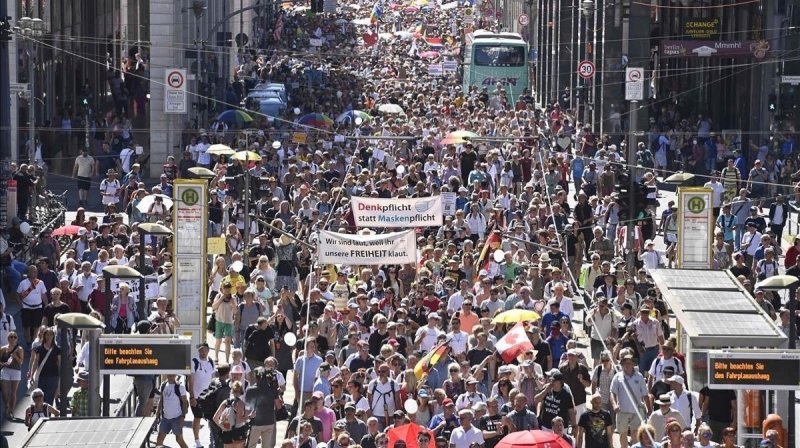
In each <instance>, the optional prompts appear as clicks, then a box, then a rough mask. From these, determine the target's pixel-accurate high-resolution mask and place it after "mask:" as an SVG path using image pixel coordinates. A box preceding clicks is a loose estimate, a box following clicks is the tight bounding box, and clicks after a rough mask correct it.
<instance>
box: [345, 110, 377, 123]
mask: <svg viewBox="0 0 800 448" xmlns="http://www.w3.org/2000/svg"><path fill="white" fill-rule="evenodd" d="M356 118H361V121H362V122H367V121H370V120H372V116H371V115H370V114H368V113H366V112H364V111H360V110H348V111H347V112H345V113H343V114H341V115H339V116H338V117H336V122H337V123H343V122H345V121H355V119H356Z"/></svg>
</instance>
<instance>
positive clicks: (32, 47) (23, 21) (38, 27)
mask: <svg viewBox="0 0 800 448" xmlns="http://www.w3.org/2000/svg"><path fill="white" fill-rule="evenodd" d="M17 29H18V30H19V32H20V33H21V34H22V36H23V37H24V38H25V42H27V45H28V84H29V87H28V89H29V90H30V98H29V100H28V163H34V162H35V161H36V160H35V159H36V112H35V111H36V109H35V103H34V101H35V100H34V98H36V94H35V92H36V89H35V86H36V79H35V76H36V74H35V73H34V70H33V69H34V65H35V64H36V40H37V39H40V38H41V37H42V36H43V35H44V22H43V21H42V19H39V18H33V19H32V18H30V17H22V18H20V19H19V20H18V21H17Z"/></svg>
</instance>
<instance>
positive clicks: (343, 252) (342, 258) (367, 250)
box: [318, 230, 417, 266]
mask: <svg viewBox="0 0 800 448" xmlns="http://www.w3.org/2000/svg"><path fill="white" fill-rule="evenodd" d="M416 244H417V243H416V236H415V234H414V231H413V230H406V231H404V232H396V233H384V234H379V235H351V234H348V233H336V232H329V231H327V230H321V231H320V235H319V246H318V247H319V249H318V250H319V262H320V263H322V264H346V265H370V266H371V265H382V264H404V263H415V262H416V261H417V250H416V249H417V247H416Z"/></svg>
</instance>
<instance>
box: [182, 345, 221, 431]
mask: <svg viewBox="0 0 800 448" xmlns="http://www.w3.org/2000/svg"><path fill="white" fill-rule="evenodd" d="M208 352H209V347H208V344H206V343H205V342H203V343H202V344H200V345H198V346H197V354H198V356H197V358H192V367H191V368H192V374H191V375H189V376H188V377H187V384H188V386H189V387H188V389H189V405H190V406H191V409H192V416H193V417H194V419H193V420H192V432H193V433H194V440H195V445H197V446H202V445H201V443H200V423H201V422H202V418H203V409H202V408H200V407H199V406H198V405H197V398H198V397H199V396H200V394H202V393H203V391H204V390H206V388H208V385H209V384H211V380H213V379H214V373H215V369H214V361H213V360H211V359H210V358H209V357H208Z"/></svg>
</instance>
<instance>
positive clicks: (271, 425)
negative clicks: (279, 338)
mask: <svg viewBox="0 0 800 448" xmlns="http://www.w3.org/2000/svg"><path fill="white" fill-rule="evenodd" d="M260 319H263V318H260ZM264 322H266V319H264ZM259 323H260V324H262V325H264V323H261V322H259ZM259 323H256V324H255V325H259ZM277 373H278V372H277V371H276V370H275V369H270V368H266V367H257V368H256V369H255V370H254V374H255V378H256V381H255V384H254V385H252V386H250V387H249V388H248V389H247V392H246V393H245V401H246V402H247V404H248V407H250V408H252V409H253V414H252V415H251V419H250V437H249V440H248V442H247V446H248V448H255V447H256V446H258V443H259V441H260V442H261V447H262V448H274V447H275V442H276V438H277V433H276V432H275V422H276V419H275V400H276V399H277V398H280V390H279V387H278V375H277Z"/></svg>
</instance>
